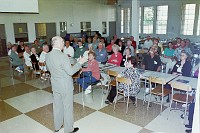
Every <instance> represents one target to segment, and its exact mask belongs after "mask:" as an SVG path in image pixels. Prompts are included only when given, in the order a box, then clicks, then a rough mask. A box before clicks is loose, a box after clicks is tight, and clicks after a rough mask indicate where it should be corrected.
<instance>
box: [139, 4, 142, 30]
mask: <svg viewBox="0 0 200 133" xmlns="http://www.w3.org/2000/svg"><path fill="white" fill-rule="evenodd" d="M141 14H142V8H141V7H140V9H139V33H141V21H142V15H141Z"/></svg>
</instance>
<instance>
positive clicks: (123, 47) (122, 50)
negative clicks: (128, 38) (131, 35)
mask: <svg viewBox="0 0 200 133" xmlns="http://www.w3.org/2000/svg"><path fill="white" fill-rule="evenodd" d="M117 45H118V46H119V52H120V53H121V54H123V53H124V49H125V46H124V45H123V42H122V41H121V40H119V41H118V44H117Z"/></svg>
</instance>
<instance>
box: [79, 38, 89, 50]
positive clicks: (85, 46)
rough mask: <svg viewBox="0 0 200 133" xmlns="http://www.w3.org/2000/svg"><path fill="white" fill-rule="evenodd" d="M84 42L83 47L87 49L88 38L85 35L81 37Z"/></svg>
mask: <svg viewBox="0 0 200 133" xmlns="http://www.w3.org/2000/svg"><path fill="white" fill-rule="evenodd" d="M81 41H82V43H83V47H84V48H85V49H88V43H87V42H86V38H85V37H84V36H83V37H82V39H81Z"/></svg>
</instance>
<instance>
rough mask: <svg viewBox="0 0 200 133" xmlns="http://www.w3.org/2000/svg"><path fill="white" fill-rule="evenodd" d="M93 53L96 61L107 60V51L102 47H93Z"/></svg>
mask: <svg viewBox="0 0 200 133" xmlns="http://www.w3.org/2000/svg"><path fill="white" fill-rule="evenodd" d="M94 52H95V54H96V60H97V61H98V62H106V61H107V52H106V49H102V50H101V51H99V50H98V49H95V51H94Z"/></svg>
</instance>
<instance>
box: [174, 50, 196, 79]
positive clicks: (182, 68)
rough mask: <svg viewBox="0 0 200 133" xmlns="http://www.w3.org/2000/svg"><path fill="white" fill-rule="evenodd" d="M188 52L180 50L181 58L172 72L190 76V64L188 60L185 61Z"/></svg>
mask: <svg viewBox="0 0 200 133" xmlns="http://www.w3.org/2000/svg"><path fill="white" fill-rule="evenodd" d="M187 58H188V54H187V53H186V52H185V51H184V50H183V51H182V52H181V58H180V59H181V60H180V61H178V62H177V63H176V64H175V65H174V67H173V69H172V74H176V75H182V76H187V77H190V76H191V70H192V65H191V62H190V61H187Z"/></svg>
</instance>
